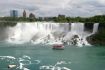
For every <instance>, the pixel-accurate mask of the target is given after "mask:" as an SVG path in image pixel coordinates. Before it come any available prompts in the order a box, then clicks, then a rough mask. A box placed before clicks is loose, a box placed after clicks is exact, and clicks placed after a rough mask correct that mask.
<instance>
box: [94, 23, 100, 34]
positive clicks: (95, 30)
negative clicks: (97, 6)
mask: <svg viewBox="0 0 105 70" xmlns="http://www.w3.org/2000/svg"><path fill="white" fill-rule="evenodd" d="M98 26H99V23H95V24H94V26H93V34H95V33H96V32H97V31H98Z"/></svg>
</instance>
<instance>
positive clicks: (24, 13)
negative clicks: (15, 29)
mask: <svg viewBox="0 0 105 70" xmlns="http://www.w3.org/2000/svg"><path fill="white" fill-rule="evenodd" d="M23 17H24V18H26V17H27V14H26V11H25V10H24V11H23Z"/></svg>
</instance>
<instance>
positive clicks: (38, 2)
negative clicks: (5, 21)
mask: <svg viewBox="0 0 105 70" xmlns="http://www.w3.org/2000/svg"><path fill="white" fill-rule="evenodd" d="M13 9H16V10H18V12H19V15H20V16H22V12H23V10H24V9H25V10H26V12H27V15H28V14H29V13H30V12H32V13H34V14H35V15H36V16H57V15H58V14H65V15H67V16H93V15H101V14H105V0H1V1H0V16H9V15H10V10H13Z"/></svg>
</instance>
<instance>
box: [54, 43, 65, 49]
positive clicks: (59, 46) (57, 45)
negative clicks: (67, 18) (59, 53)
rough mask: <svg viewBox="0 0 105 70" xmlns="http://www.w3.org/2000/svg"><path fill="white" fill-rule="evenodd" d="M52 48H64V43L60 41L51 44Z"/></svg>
mask: <svg viewBox="0 0 105 70" xmlns="http://www.w3.org/2000/svg"><path fill="white" fill-rule="evenodd" d="M53 49H55V50H64V45H63V44H62V43H56V44H53Z"/></svg>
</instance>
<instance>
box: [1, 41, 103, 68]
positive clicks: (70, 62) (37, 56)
mask: <svg viewBox="0 0 105 70" xmlns="http://www.w3.org/2000/svg"><path fill="white" fill-rule="evenodd" d="M10 64H16V65H17V67H16V68H14V69H13V70H105V47H99V46H98V47H95V46H94V47H82V48H79V47H75V46H65V49H64V50H52V46H51V45H32V44H23V45H16V44H14V45H13V44H7V43H0V70H11V69H8V65H10Z"/></svg>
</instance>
